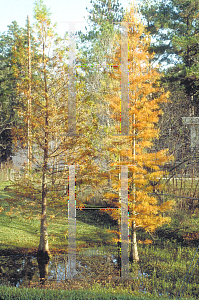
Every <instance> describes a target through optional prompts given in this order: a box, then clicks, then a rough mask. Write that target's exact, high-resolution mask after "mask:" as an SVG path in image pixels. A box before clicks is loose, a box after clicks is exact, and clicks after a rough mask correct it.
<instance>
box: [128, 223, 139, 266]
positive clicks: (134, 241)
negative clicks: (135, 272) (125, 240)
mask: <svg viewBox="0 0 199 300" xmlns="http://www.w3.org/2000/svg"><path fill="white" fill-rule="evenodd" d="M130 261H132V262H138V261H139V255H138V249H137V238H136V224H135V221H133V223H132V228H131V251H130Z"/></svg>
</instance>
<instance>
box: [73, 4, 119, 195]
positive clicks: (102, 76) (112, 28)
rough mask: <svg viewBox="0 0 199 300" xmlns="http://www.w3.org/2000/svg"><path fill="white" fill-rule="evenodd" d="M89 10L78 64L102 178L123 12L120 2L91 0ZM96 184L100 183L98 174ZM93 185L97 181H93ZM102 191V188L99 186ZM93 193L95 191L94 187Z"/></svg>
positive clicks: (105, 167) (80, 34)
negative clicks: (112, 76) (114, 56)
mask: <svg viewBox="0 0 199 300" xmlns="http://www.w3.org/2000/svg"><path fill="white" fill-rule="evenodd" d="M91 3H92V8H91V9H90V10H89V11H88V12H89V16H88V19H87V22H88V27H86V29H87V31H86V33H85V34H83V33H82V32H79V39H80V47H79V48H80V52H81V53H82V55H81V56H80V61H78V63H79V64H80V65H81V70H82V71H83V74H84V75H83V76H82V80H83V81H84V82H85V87H86V91H85V94H86V97H87V99H89V101H90V108H91V110H92V118H93V120H95V131H96V135H95V138H94V139H93V146H94V147H95V149H96V152H97V153H96V156H95V158H94V161H95V162H96V163H97V164H98V165H99V166H100V169H101V175H102V173H103V172H104V171H105V170H107V168H108V167H109V161H110V160H109V156H108V152H107V151H106V150H105V149H104V145H105V144H107V143H108V139H107V135H108V132H109V131H110V130H111V123H112V122H113V120H112V119H111V117H110V111H109V103H107V101H106V94H107V93H108V89H109V84H108V81H109V80H110V79H109V77H108V72H109V69H110V65H111V64H112V63H113V62H112V53H113V52H114V36H115V32H116V30H117V28H118V26H119V24H118V23H119V22H120V21H121V20H122V15H123V9H122V7H121V5H120V3H119V1H111V0H94V1H91ZM97 177H98V183H99V182H101V183H102V179H100V175H99V174H98V175H97ZM95 185H96V182H95ZM99 189H100V190H101V189H102V187H101V186H100V187H99ZM95 190H96V188H95Z"/></svg>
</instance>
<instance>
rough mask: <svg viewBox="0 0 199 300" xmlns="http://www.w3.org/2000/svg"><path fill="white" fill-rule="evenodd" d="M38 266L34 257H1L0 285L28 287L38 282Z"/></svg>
mask: <svg viewBox="0 0 199 300" xmlns="http://www.w3.org/2000/svg"><path fill="white" fill-rule="evenodd" d="M37 270H38V266H37V261H36V258H34V257H32V256H18V255H17V256H16V255H15V256H14V255H13V256H0V273H1V274H0V283H1V284H9V285H12V286H18V285H20V286H27V285H28V284H29V283H30V281H36V280H37V281H38V278H37V277H38V274H37Z"/></svg>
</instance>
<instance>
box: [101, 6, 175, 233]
mask: <svg viewBox="0 0 199 300" xmlns="http://www.w3.org/2000/svg"><path fill="white" fill-rule="evenodd" d="M124 22H128V80H129V83H128V89H129V90H128V101H129V106H128V113H129V116H127V118H128V119H129V135H126V136H125V135H123V136H122V135H120V136H119V135H118V136H117V137H114V138H113V140H112V144H111V147H109V151H111V153H114V155H115V161H114V162H113V164H112V166H115V167H116V166H120V165H128V174H129V175H128V186H129V224H130V225H132V223H133V222H135V224H136V228H137V227H142V228H144V229H145V230H146V231H150V232H153V231H154V230H155V229H156V228H157V227H158V226H161V225H162V224H164V223H166V222H169V221H170V219H169V217H166V216H164V217H163V216H162V213H163V212H166V211H168V210H170V209H171V208H172V205H173V201H167V202H165V203H161V204H160V203H159V201H158V199H157V197H156V195H153V194H152V193H153V191H154V187H155V188H156V189H157V190H158V191H159V192H160V191H161V190H162V188H163V186H162V184H161V180H160V179H161V178H162V177H163V176H164V171H163V169H162V166H164V165H165V164H166V163H167V162H169V161H170V160H171V159H172V157H171V156H169V155H168V152H167V149H162V150H161V151H157V152H156V151H155V152H154V150H153V146H154V140H155V139H157V138H158V135H159V131H158V128H157V123H158V120H159V117H160V116H161V114H162V111H161V109H160V105H159V104H160V103H162V102H165V101H167V98H168V93H165V92H164V90H163V89H162V88H161V87H160V85H159V83H158V80H159V78H160V74H159V73H158V71H157V69H156V68H155V67H153V65H152V64H151V61H152V58H153V54H151V53H149V50H148V49H149V44H150V36H149V35H148V33H147V32H146V30H145V29H144V26H143V25H142V24H141V22H140V21H139V20H138V16H137V13H136V11H135V8H134V7H133V6H131V8H130V11H129V12H127V13H126V15H125V18H124ZM117 41H118V42H117V45H118V47H117V51H116V54H115V56H114V66H115V65H118V66H119V67H118V68H112V69H113V70H112V72H111V73H110V77H111V78H112V80H113V84H112V85H111V91H110V93H109V95H108V96H107V101H108V102H109V105H110V108H111V109H112V118H113V119H115V120H116V125H115V132H117V134H119V133H120V132H121V130H120V121H121V92H120V90H121V87H120V81H121V69H122V68H121V60H122V59H121V37H120V36H118V38H117ZM119 173H120V168H118V167H117V170H114V172H113V174H112V191H111V192H109V193H106V195H105V197H106V198H107V199H109V202H111V203H112V201H113V199H117V201H118V207H120V203H119V198H120V197H119V191H120V189H121V186H120V180H118V179H119V175H118V174H119ZM111 215H112V216H113V217H114V218H115V219H118V218H119V217H120V210H114V211H112V212H111Z"/></svg>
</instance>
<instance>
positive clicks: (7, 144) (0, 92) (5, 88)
mask: <svg viewBox="0 0 199 300" xmlns="http://www.w3.org/2000/svg"><path fill="white" fill-rule="evenodd" d="M23 34H24V29H23V28H20V27H19V26H18V24H17V22H12V24H11V25H9V26H8V31H7V33H2V34H1V35H0V119H1V122H0V155H1V160H3V161H6V160H7V158H9V157H10V155H11V154H12V134H11V128H12V126H13V124H16V122H17V115H16V112H15V110H14V105H16V103H17V95H16V80H15V77H14V70H13V68H12V62H13V59H14V48H15V47H17V45H19V44H20V43H21V44H22V46H24V41H23V40H22V35H23ZM26 42H27V41H26ZM16 64H18V61H16Z"/></svg>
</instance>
